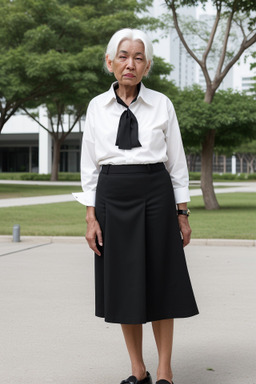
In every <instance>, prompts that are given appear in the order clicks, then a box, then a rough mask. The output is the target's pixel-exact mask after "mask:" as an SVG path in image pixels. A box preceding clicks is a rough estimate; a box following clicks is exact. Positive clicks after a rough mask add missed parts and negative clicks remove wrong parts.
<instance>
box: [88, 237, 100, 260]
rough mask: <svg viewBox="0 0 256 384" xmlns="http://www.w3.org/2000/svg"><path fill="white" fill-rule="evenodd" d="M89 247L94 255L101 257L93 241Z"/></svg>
mask: <svg viewBox="0 0 256 384" xmlns="http://www.w3.org/2000/svg"><path fill="white" fill-rule="evenodd" d="M89 247H90V248H91V249H92V250H93V251H94V252H95V253H96V255H98V256H101V253H100V251H99V250H98V248H97V245H96V242H95V240H94V242H92V243H91V244H89Z"/></svg>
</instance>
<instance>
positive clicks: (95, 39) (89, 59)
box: [0, 0, 158, 131]
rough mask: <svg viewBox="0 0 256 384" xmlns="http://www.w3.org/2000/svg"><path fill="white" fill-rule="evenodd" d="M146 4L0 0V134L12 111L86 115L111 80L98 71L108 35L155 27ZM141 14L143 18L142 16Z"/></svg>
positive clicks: (146, 1) (110, 0)
mask: <svg viewBox="0 0 256 384" xmlns="http://www.w3.org/2000/svg"><path fill="white" fill-rule="evenodd" d="M151 3H152V1H150V0H144V1H137V0H133V1H130V0H125V1H123V0H122V1H121V0H102V1H90V0H87V1H60V0H13V1H11V2H10V1H9V0H1V1H0V13H1V24H0V113H1V118H0V131H1V129H2V127H3V126H4V124H5V122H6V121H7V120H8V118H9V117H10V116H11V115H12V114H13V113H15V111H16V110H17V109H18V108H20V107H24V105H25V106H26V107H35V106H36V105H39V104H46V105H50V106H51V110H52V112H53V109H54V105H55V112H57V110H56V108H57V107H56V101H58V103H57V104H58V105H60V104H62V109H63V112H65V108H66V107H65V108H64V107H63V106H70V105H72V106H73V107H74V108H73V112H74V113H76V112H77V111H79V113H80V114H81V113H82V112H85V110H86V107H87V105H88V102H89V100H90V99H91V98H92V97H93V96H95V95H96V94H98V93H100V92H102V91H104V90H105V89H106V87H107V86H108V85H109V82H110V78H109V77H108V76H105V75H104V73H103V70H102V65H103V58H104V50H105V47H106V44H107V42H108V40H109V38H110V37H111V35H112V34H113V33H114V32H115V31H116V30H118V29H120V28H124V27H126V26H129V27H132V28H133V27H140V28H153V29H154V28H155V27H157V25H158V21H157V20H155V19H153V18H150V17H148V16H147V15H146V10H147V7H148V6H149V5H150V4H151ZM142 11H143V13H142V14H140V13H141V12H142Z"/></svg>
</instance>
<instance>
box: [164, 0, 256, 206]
mask: <svg viewBox="0 0 256 384" xmlns="http://www.w3.org/2000/svg"><path fill="white" fill-rule="evenodd" d="M165 2H166V5H167V7H168V8H169V9H170V11H171V18H170V16H169V18H170V19H171V23H172V26H173V27H174V28H175V29H176V31H177V34H178V37H179V39H180V41H181V42H182V44H183V46H184V47H185V49H186V51H187V53H188V54H189V55H190V56H191V57H192V58H193V59H194V60H195V61H196V62H197V64H198V65H199V66H200V68H201V71H202V73H203V75H204V78H205V84H206V87H205V88H206V89H205V92H204V102H205V103H207V104H211V103H212V102H213V99H214V98H215V97H216V91H217V89H218V88H219V86H220V84H221V83H222V81H223V79H224V78H225V76H226V75H227V74H228V72H229V71H230V69H231V68H232V67H233V65H234V64H235V63H236V62H237V61H238V60H239V59H240V57H241V56H242V54H243V53H244V52H245V51H246V50H247V49H248V48H250V47H251V46H252V45H253V44H254V43H255V42H256V14H255V11H256V2H255V1H254V0H211V1H210V3H211V4H212V6H213V7H214V8H215V15H214V16H213V17H211V18H209V19H208V21H207V22H205V23H204V30H202V22H201V21H200V20H196V19H195V20H193V21H191V20H190V19H188V18H187V17H186V18H184V17H182V13H181V12H180V9H181V8H182V7H183V6H187V7H195V6H198V5H202V6H203V7H204V6H205V5H206V3H207V0H165ZM212 57H213V58H214V60H213V61H212V60H211V58H212ZM217 104H218V102H217ZM219 108H221V105H219ZM206 111H208V109H207V106H202V115H203V114H204V113H205V112H206ZM223 113H225V111H223ZM199 126H200V123H199ZM205 128H206V129H205ZM196 129H197V130H198V129H199V128H198V126H197V128H196ZM235 129H239V128H238V127H235ZM201 133H202V135H203V138H202V140H201V160H202V167H201V187H202V191H203V198H204V202H205V207H206V208H207V209H218V208H219V205H218V202H217V199H216V196H215V193H214V188H213V179H212V168H213V167H212V166H213V163H212V161H213V151H214V146H215V137H216V127H215V123H214V121H213V122H212V123H210V124H209V125H208V126H207V127H205V125H204V126H203V127H202V129H201Z"/></svg>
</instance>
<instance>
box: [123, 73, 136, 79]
mask: <svg viewBox="0 0 256 384" xmlns="http://www.w3.org/2000/svg"><path fill="white" fill-rule="evenodd" d="M124 77H128V78H129V79H132V78H133V77H135V76H134V75H133V74H132V73H126V74H125V75H124Z"/></svg>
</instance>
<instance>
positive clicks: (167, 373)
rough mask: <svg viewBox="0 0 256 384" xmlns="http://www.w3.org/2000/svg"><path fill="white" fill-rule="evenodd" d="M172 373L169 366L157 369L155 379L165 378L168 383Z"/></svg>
mask: <svg viewBox="0 0 256 384" xmlns="http://www.w3.org/2000/svg"><path fill="white" fill-rule="evenodd" d="M172 378H173V374H172V370H171V368H165V369H162V368H161V369H159V368H158V370H157V380H161V379H162V380H167V381H169V382H170V383H171V382H172Z"/></svg>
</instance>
